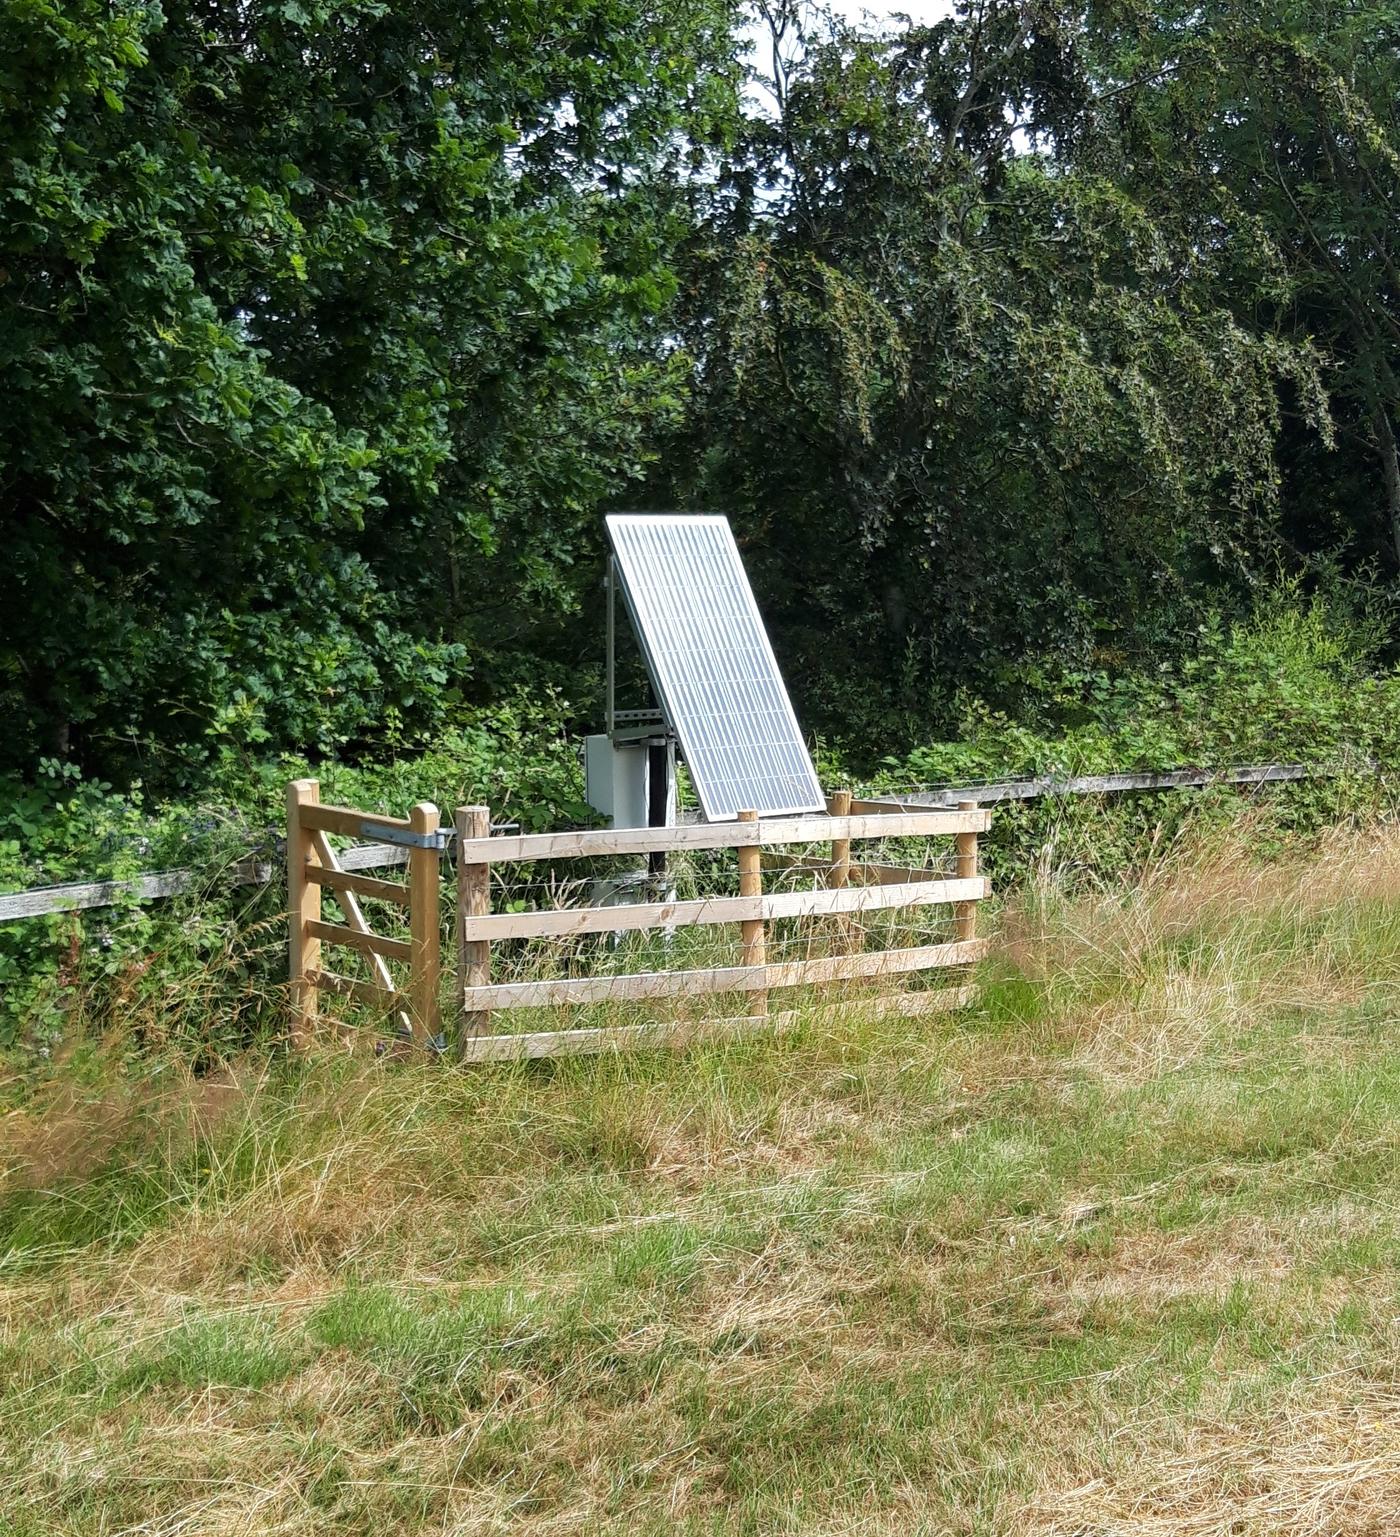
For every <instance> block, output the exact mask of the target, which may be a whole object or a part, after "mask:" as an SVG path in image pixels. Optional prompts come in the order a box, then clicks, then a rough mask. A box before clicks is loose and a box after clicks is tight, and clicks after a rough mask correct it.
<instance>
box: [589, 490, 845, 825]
mask: <svg viewBox="0 0 1400 1537" xmlns="http://www.w3.org/2000/svg"><path fill="white" fill-rule="evenodd" d="M605 523H606V526H607V531H608V538H609V541H610V543H611V545H612V549H613V552H614V563H615V564H614V570H615V572H616V574H617V577H618V580H617V583H616V585H617V587H619V588H620V589H621V591H622V595H623V601H624V602H625V603H626V605H627V612H628V615H629V617H630V619H631V621H632V627H633V630H634V632H635V633H636V636H637V641H638V644H639V646H640V647H641V651H642V656H643V659H644V660H645V662H646V667H647V672H648V675H649V676H650V679H651V684H652V687H653V689H654V690H655V691H656V698H657V701H658V703H659V704H660V705H661V708H662V712H663V713H664V715H665V718H666V721H667V724H668V725H669V726H670V727H671V729H672V730H673V731H674V732H675V734H676V736H677V737H678V738H679V740H680V745H681V752H682V754H683V755H684V757H685V761H686V763H687V765H688V766H689V768H690V773H691V778H692V779H693V780H694V783H695V788H696V791H697V793H698V794H699V796H700V804H701V806H702V808H703V809H704V812H705V817H706V820H707V821H710V822H732V821H735V820H736V819H737V818H738V815H739V812H740V811H744V810H752V811H758V812H761V813H764V814H766V815H769V816H785V815H792V816H796V815H800V814H802V813H807V812H812V811H825V810H826V798H825V796H824V795H823V794H822V789H821V782H820V780H819V779H818V778H817V774H816V770H815V769H814V768H813V766H812V758H811V754H810V753H809V752H808V751H807V744H806V743H805V742H804V741H803V739H802V733H801V730H800V729H799V727H798V724H797V717H796V715H795V714H794V712H793V708H792V701H791V699H790V698H789V697H788V692H787V687H786V685H785V684H784V682H783V676H782V673H781V672H780V671H779V669H778V662H777V658H776V657H775V656H774V654H773V647H772V643H771V642H770V641H769V638H768V632H767V630H766V629H765V628H764V624H763V619H762V616H761V615H760V614H759V611H758V605H757V603H756V602H755V601H754V595H753V588H752V587H751V586H750V585H749V579H748V575H747V573H746V572H745V570H744V565H743V560H742V558H741V557H740V554H739V547H738V545H737V544H736V543H735V540H734V533H733V530H732V529H731V528H730V526H729V520H728V519H727V518H725V517H723V516H721V515H718V514H713V513H663V512H629V513H613V514H610V515H609V516H608V517H607V518H606V519H605ZM683 533H690V534H691V535H697V534H698V535H702V536H703V538H702V540H701V541H699V542H698V543H697V541H696V540H694V539H693V538H692V540H691V541H690V542H689V546H688V548H687V547H684V544H683V541H682V540H681V539H680V538H679V537H678V536H680V535H681V534H683ZM637 534H641V535H643V536H645V535H663V537H664V535H665V534H670V535H672V538H671V541H670V547H669V549H664V550H663V549H662V548H660V546H658V545H653V547H652V548H651V549H650V550H648V551H645V552H644V551H642V550H641V549H639V546H638V542H637V541H636V540H635V538H634V537H633V536H635V535H637ZM705 543H708V546H709V547H708V548H704V547H703V545H704V544H705ZM645 558H649V559H650V560H652V561H653V562H655V561H657V560H658V559H662V560H663V561H669V562H670V563H671V565H670V566H669V567H668V568H667V570H666V572H665V573H663V574H671V575H675V574H677V568H678V567H679V566H680V565H682V564H684V565H685V568H686V569H685V573H684V574H685V576H686V577H687V582H686V584H685V587H684V590H685V591H687V592H688V593H693V594H695V595H696V596H699V595H700V594H701V592H702V591H703V590H704V589H703V587H702V586H701V584H700V583H699V581H698V580H697V579H698V578H700V577H701V576H703V575H706V574H708V575H710V576H711V577H712V578H713V577H714V576H716V575H718V576H720V577H722V578H724V579H725V580H724V584H723V589H722V592H723V596H724V598H725V599H726V600H727V605H728V607H729V608H730V609H731V612H730V613H729V614H728V615H717V614H716V613H715V612H714V609H716V608H717V607H719V604H718V602H712V604H711V612H710V613H708V614H707V613H704V612H702V611H699V610H692V611H690V612H687V613H685V614H682V615H681V616H680V620H681V628H682V629H683V630H684V633H685V636H686V640H687V647H686V648H685V649H689V650H690V651H691V652H692V653H694V652H697V651H701V650H707V654H708V655H709V656H717V655H721V654H725V653H728V654H730V655H738V653H737V652H736V651H735V648H734V646H733V645H732V644H729V645H726V644H725V642H726V640H730V641H732V638H733V631H734V628H735V626H736V623H737V626H738V627H739V628H740V629H741V630H744V631H746V632H747V633H745V634H743V635H742V636H741V637H740V638H741V642H742V650H743V654H744V656H745V658H746V660H747V661H748V662H749V663H750V664H751V665H752V666H754V667H755V668H756V669H757V671H756V672H753V673H751V674H750V675H749V676H747V677H744V678H736V677H729V678H722V679H721V678H717V677H716V676H715V673H714V670H713V669H711V670H710V671H708V672H706V671H701V670H694V669H692V670H691V671H690V672H686V671H685V668H684V663H683V662H682V661H681V660H679V659H678V657H677V654H676V652H677V648H676V647H675V646H673V645H669V644H668V643H667V641H666V639H665V638H664V637H663V636H662V635H661V634H659V633H657V632H656V631H655V630H654V629H653V626H652V623H651V620H652V618H653V617H655V614H654V601H653V600H655V599H656V598H657V592H658V582H657V580H656V574H657V573H656V571H655V569H653V570H652V571H650V572H648V571H644V570H643V569H642V564H643V561H644V559H645ZM706 561H708V562H709V566H708V571H705V570H703V569H702V567H703V566H704V564H705V562H706ZM648 578H650V580H648ZM660 585H664V583H662V584H660ZM678 590H680V589H678ZM710 591H711V594H712V595H718V594H719V593H720V591H721V589H720V588H719V587H718V586H717V585H716V584H714V583H713V582H712V585H711V588H710ZM721 624H728V625H729V630H728V631H725V630H722V629H720V628H719V627H718V626H719V625H721ZM736 688H737V691H738V694H739V695H740V697H739V698H737V699H735V700H734V701H733V702H734V703H735V704H737V705H739V706H740V708H738V709H736V710H735V711H734V714H733V716H731V720H733V721H735V723H736V724H737V723H738V722H741V721H748V722H752V721H753V720H754V719H756V718H757V717H758V716H759V715H760V714H761V715H764V716H766V717H768V718H769V720H770V721H774V722H775V723H776V724H777V726H778V728H779V730H780V732H781V736H780V737H774V736H773V733H771V732H770V733H769V737H770V739H769V740H759V739H757V738H756V737H755V736H754V735H753V733H752V732H751V733H750V734H749V735H748V736H744V735H743V734H742V732H741V731H738V730H735V729H734V728H733V727H731V730H730V732H729V734H730V736H731V737H732V740H730V741H727V742H716V741H715V740H714V739H713V737H712V736H707V735H706V732H705V724H704V718H703V712H701V716H700V718H696V717H694V716H693V715H692V713H691V711H690V710H688V709H687V707H686V703H687V700H691V701H693V699H694V697H695V695H696V693H697V691H698V692H699V693H700V694H701V695H703V696H704V698H705V701H706V703H708V704H710V705H711V706H712V707H713V706H717V705H718V703H719V700H718V695H719V693H720V692H721V691H722V690H728V691H729V692H730V693H731V695H734V694H735V692H736ZM765 691H766V695H767V697H766V699H762V698H760V699H758V700H757V701H755V699H754V697H753V696H754V694H755V693H758V694H763V693H764V692H765ZM745 693H746V694H747V697H743V696H744V695H745ZM755 704H756V706H757V707H756V708H749V709H747V710H745V709H744V708H742V706H744V705H755ZM710 713H711V718H712V719H718V718H719V715H720V711H719V710H718V709H717V708H712V710H711V712H710ZM765 749H771V750H772V751H773V752H774V753H777V754H781V755H783V756H785V757H787V758H788V760H789V761H788V762H787V763H779V764H778V765H777V771H776V772H774V771H773V764H772V761H771V759H770V761H769V762H768V763H766V764H765V763H764V762H763V761H762V759H761V758H760V757H759V756H758V755H759V754H761V753H763V752H764V751H765ZM726 760H728V765H727V766H733V765H734V764H735V761H736V760H737V766H738V767H739V768H740V769H741V770H742V771H746V773H747V784H748V785H749V787H750V788H749V789H748V790H742V789H740V788H738V787H739V786H741V785H742V784H743V783H744V782H745V780H744V777H743V775H742V774H741V775H737V776H736V775H733V774H730V775H728V776H726V775H723V774H720V773H717V772H715V770H717V769H718V767H719V766H720V765H721V764H725V762H726ZM765 770H766V771H765ZM784 781H785V782H786V789H785V790H784V791H782V792H781V793H776V794H775V793H772V792H771V791H769V790H767V789H765V788H764V786H765V784H766V785H769V786H776V785H777V784H780V783H782V782H784Z"/></svg>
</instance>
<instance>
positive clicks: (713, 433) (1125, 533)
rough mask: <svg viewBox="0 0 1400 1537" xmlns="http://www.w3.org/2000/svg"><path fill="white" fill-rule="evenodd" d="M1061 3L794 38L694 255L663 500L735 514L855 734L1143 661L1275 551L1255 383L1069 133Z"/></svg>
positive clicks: (1169, 250)
mask: <svg viewBox="0 0 1400 1537" xmlns="http://www.w3.org/2000/svg"><path fill="white" fill-rule="evenodd" d="M1084 37H1085V23H1084V18H1083V16H1082V15H1079V14H1076V13H1072V12H1069V11H1067V10H1066V8H1064V7H1062V6H1050V5H1038V4H1009V3H1002V0H970V3H967V4H964V5H963V6H961V7H960V9H959V12H958V14H957V15H956V16H955V17H952V18H950V19H948V20H947V21H944V22H942V23H940V24H938V25H937V26H933V27H927V28H917V27H916V28H910V29H907V30H905V31H903V32H900V33H898V34H896V35H894V36H892V37H870V36H867V35H864V34H862V33H859V32H855V31H850V30H844V29H837V30H835V31H834V32H832V33H831V34H830V35H829V36H825V37H822V36H818V37H814V38H811V39H809V42H808V46H807V49H806V54H805V59H804V60H803V62H802V63H801V65H800V67H793V68H790V70H789V72H788V77H787V79H786V81H785V87H784V89H783V90H782V91H781V92H780V94H779V111H778V113H777V115H776V117H775V119H774V120H773V121H772V122H771V123H768V124H762V123H761V124H758V125H756V126H755V128H754V130H753V132H752V133H751V135H750V137H749V139H748V141H747V143H746V144H745V146H744V152H743V154H742V155H741V156H739V157H736V159H735V160H734V162H733V163H732V164H731V166H730V168H729V173H728V176H727V178H726V180H725V182H724V184H723V187H722V188H721V189H720V194H719V196H718V197H717V199H716V203H715V206H714V208H713V211H712V213H711V217H710V221H709V224H708V226H707V229H706V236H707V238H706V239H705V240H704V241H703V243H699V244H698V245H697V249H696V253H695V265H694V270H695V274H696V276H695V279H694V285H693V289H692V293H691V310H690V325H689V327H688V329H687V332H686V335H687V339H688V342H689V345H690V346H691V348H692V349H693V350H694V351H695V353H696V355H697V357H698V359H699V377H700V380H701V385H700V392H699V394H698V396H697V410H696V414H695V416H694V419H693V423H692V428H691V433H690V436H688V437H687V438H686V439H685V441H684V443H683V444H682V445H680V446H679V447H678V450H677V452H676V454H675V456H674V458H673V461H672V462H673V474H674V476H675V481H674V484H675V485H677V486H679V487H680V488H681V495H682V497H684V496H694V497H696V498H698V499H702V500H705V501H708V502H710V503H711V504H713V505H716V506H726V507H732V508H733V509H735V510H736V511H737V513H738V515H739V519H740V522H741V525H742V527H743V529H744V532H745V535H746V537H747V538H748V540H749V541H750V544H751V546H752V549H753V552H754V558H755V559H756V561H757V562H758V563H759V566H760V569H761V572H762V577H763V582H764V586H765V588H766V593H767V597H768V600H769V603H770V605H771V606H772V608H773V610H774V612H775V615H776V618H777V624H778V630H779V638H780V647H781V649H783V650H784V651H785V652H786V655H787V657H788V660H789V663H790V665H791V666H792V667H793V669H794V671H795V674H796V676H797V679H798V681H799V685H800V687H801V689H802V691H803V693H804V695H805V698H806V701H807V703H808V708H809V716H810V715H812V714H813V710H812V706H814V705H815V706H817V710H816V712H815V718H816V719H817V720H818V721H819V722H820V723H821V724H823V725H826V726H827V727H828V728H829V729H844V730H846V731H851V730H853V729H854V731H855V733H856V734H858V735H859V736H860V737H861V738H862V739H863V740H865V741H866V742H867V743H870V744H877V743H894V742H897V741H899V740H901V739H910V738H915V739H917V738H921V737H922V738H927V736H928V735H929V734H930V733H931V732H936V731H937V730H938V729H939V728H940V726H947V725H949V724H951V717H952V711H953V704H954V700H955V698H956V696H957V693H958V691H959V690H960V689H963V688H975V689H976V690H977V691H979V692H981V693H983V694H984V695H989V696H991V697H993V698H995V699H997V700H998V701H999V702H1002V703H1006V704H1010V705H1012V706H1016V705H1018V704H1021V703H1023V702H1025V700H1026V699H1027V697H1028V696H1033V695H1034V694H1035V693H1036V691H1037V690H1038V688H1039V685H1040V683H1041V682H1042V680H1043V679H1044V678H1045V677H1046V676H1047V675H1048V676H1060V675H1062V674H1063V673H1064V672H1065V671H1067V670H1068V671H1074V670H1077V669H1078V670H1083V669H1087V668H1090V667H1092V666H1094V665H1097V664H1098V663H1099V662H1101V661H1102V660H1103V659H1104V658H1105V657H1106V656H1111V655H1113V654H1115V653H1117V654H1119V655H1121V654H1122V652H1123V651H1124V650H1133V649H1137V650H1151V649H1154V648H1157V647H1160V646H1161V645H1162V644H1163V643H1165V642H1168V641H1174V640H1175V639H1177V638H1178V637H1180V636H1181V635H1182V634H1183V633H1185V632H1188V631H1190V630H1191V629H1192V628H1194V625H1195V624H1196V623H1197V622H1198V617H1199V606H1200V601H1201V594H1202V592H1203V591H1204V590H1206V589H1207V588H1210V587H1228V586H1229V585H1231V584H1233V585H1235V586H1236V587H1237V588H1239V589H1242V590H1247V589H1248V588H1249V587H1250V585H1251V584H1252V583H1254V582H1255V581H1257V580H1258V579H1259V578H1260V576H1261V575H1264V574H1267V572H1268V571H1269V570H1270V569H1271V567H1272V562H1273V560H1274V559H1275V555H1274V551H1275V548H1276V527H1275V523H1274V514H1275V509H1276V496H1275V493H1276V485H1277V474H1276V467H1275V462H1274V442H1275V436H1276V432H1277V428H1278V420H1279V417H1278V411H1279V405H1278V390H1279V387H1280V385H1281V384H1285V383H1286V384H1287V386H1288V387H1289V389H1290V390H1291V391H1292V393H1293V395H1294V396H1295V397H1296V398H1297V399H1298V400H1299V401H1301V402H1302V404H1303V406H1304V408H1305V409H1306V411H1307V412H1308V414H1309V418H1310V420H1312V421H1314V422H1319V423H1320V422H1321V420H1322V416H1323V408H1322V404H1321V400H1320V396H1319V392H1318V388H1317V379H1316V373H1315V369H1314V367H1313V363H1312V360H1311V359H1310V357H1309V355H1308V353H1307V351H1306V349H1305V348H1301V347H1297V346H1293V345H1289V344H1287V343H1285V342H1283V341H1281V340H1279V339H1277V338H1275V337H1273V336H1269V335H1257V334H1254V333H1253V332H1251V331H1250V330H1249V329H1248V328H1246V327H1245V326H1243V325H1241V324H1240V323H1239V321H1238V320H1237V319H1236V317H1235V316H1234V315H1233V314H1232V313H1231V311H1230V309H1229V308H1228V307H1227V306H1224V305H1222V304H1221V303H1219V302H1218V300H1217V299H1216V298H1215V296H1214V292H1213V288H1212V277H1213V273H1212V267H1211V262H1210V259H1209V253H1208V252H1206V253H1203V252H1201V251H1199V250H1198V249H1196V248H1194V247H1193V246H1191V245H1190V244H1189V243H1187V242H1183V241H1180V240H1178V239H1176V238H1175V232H1174V230H1173V229H1172V228H1171V227H1170V226H1169V225H1164V224H1162V223H1160V222H1159V221H1157V220H1156V219H1155V218H1154V217H1153V214H1152V211H1151V210H1150V209H1149V208H1148V207H1146V206H1145V205H1144V204H1143V203H1142V202H1141V201H1139V200H1137V199H1135V198H1133V197H1131V196H1129V195H1126V194H1125V193H1124V191H1123V190H1122V189H1121V188H1120V187H1119V186H1118V185H1116V184H1115V182H1114V181H1113V180H1111V179H1110V178H1109V177H1107V176H1105V175H1102V174H1099V173H1098V172H1097V171H1096V170H1095V169H1094V167H1093V166H1092V164H1089V165H1084V166H1081V164H1080V163H1079V152H1080V147H1081V145H1082V144H1083V142H1084V139H1085V136H1086V134H1088V133H1089V131H1090V130H1091V129H1092V127H1093V122H1092V116H1091V111H1090V107H1091V102H1092V98H1093V94H1094V91H1095V88H1096V87H1095V82H1094V80H1093V79H1092V77H1091V75H1090V73H1089V70H1088V68H1087V60H1086V57H1085V54H1084V50H1083V40H1084Z"/></svg>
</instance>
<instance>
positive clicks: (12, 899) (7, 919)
mask: <svg viewBox="0 0 1400 1537" xmlns="http://www.w3.org/2000/svg"><path fill="white" fill-rule="evenodd" d="M1351 767H1353V768H1355V769H1357V770H1358V771H1363V772H1378V770H1377V768H1376V765H1374V764H1355V765H1351ZM1339 772H1341V769H1340V768H1339V767H1338V766H1337V765H1334V764H1302V763H1268V764H1261V765H1249V766H1244V767H1237V768H1179V769H1168V770H1165V771H1162V772H1155V773H1132V774H1089V775H1080V776H1075V777H1071V778H1054V777H1052V778H1043V779H1014V780H1007V781H1004V782H1000V783H985V784H975V785H962V786H959V787H947V786H945V787H942V788H939V789H934V790H919V791H908V792H905V793H903V794H901V795H899V796H898V797H895V796H882V797H880V798H879V799H878V800H869V801H855V802H853V803H852V806H851V809H852V810H853V811H857V812H860V811H864V810H868V809H876V810H891V809H898V808H899V807H906V808H908V809H910V810H921V809H924V808H937V807H952V806H958V805H961V804H962V803H963V802H964V801H972V802H974V803H975V804H978V805H983V806H986V805H994V804H996V803H998V802H1002V801H1017V800H1036V799H1040V798H1041V797H1045V796H1073V795H1116V794H1123V793H1130V792H1144V791H1152V790H1180V789H1197V788H1205V787H1206V786H1208V785H1217V784H1223V785H1238V786H1240V787H1241V788H1245V789H1248V788H1257V787H1261V786H1265V785H1271V784H1288V783H1293V782H1296V781H1298V780H1302V779H1310V778H1313V777H1318V776H1320V777H1324V778H1325V777H1328V776H1330V775H1334V774H1337V773H1339ZM340 861H341V864H342V865H343V867H344V868H345V869H347V870H370V869H389V868H392V867H394V866H401V865H406V864H407V863H408V862H409V850H408V849H407V848H405V847H401V846H399V845H395V844H392V843H370V844H365V845H362V846H359V847H356V848H349V849H342V850H341V853H340ZM279 868H280V867H279V866H278V865H276V864H274V863H273V862H272V861H271V860H270V859H255V858H247V859H240V860H237V861H235V862H234V863H233V864H231V865H230V866H227V867H226V868H225V870H224V871H223V872H222V874H221V877H220V879H221V880H222V881H225V882H227V883H228V884H231V885H233V886H266V885H267V884H269V883H270V882H271V881H272V880H273V879H274V878H275V877H276V876H277V874H278V870H279ZM207 878H208V876H207V874H201V872H198V871H195V870H155V871H150V872H148V873H147V874H145V875H137V876H134V877H132V878H131V879H128V880H102V881H74V882H67V883H63V884H60V885H54V886H40V887H35V888H33V889H31V890H28V891H7V892H0V923H15V922H21V921H23V920H25V919H28V918H42V917H45V916H47V915H49V914H51V913H76V912H85V911H90V910H92V909H94V908H102V907H113V906H116V905H118V904H121V903H123V902H131V901H136V902H155V901H161V900H163V899H164V898H166V897H173V896H180V895H182V894H184V893H187V892H189V891H192V890H194V889H196V888H197V884H198V882H199V881H200V880H202V879H207Z"/></svg>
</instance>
